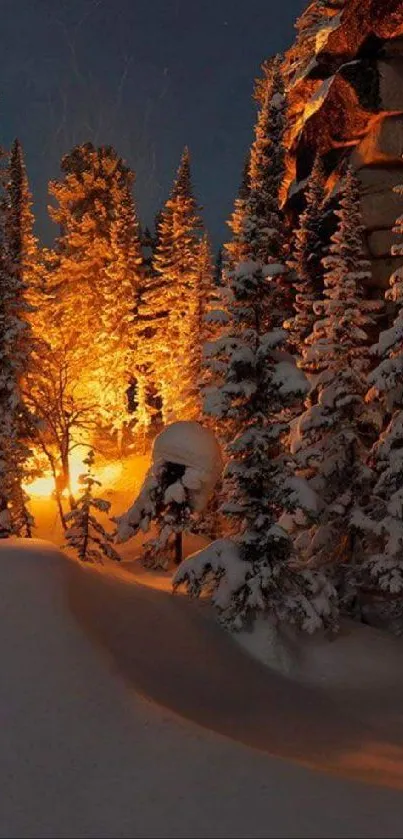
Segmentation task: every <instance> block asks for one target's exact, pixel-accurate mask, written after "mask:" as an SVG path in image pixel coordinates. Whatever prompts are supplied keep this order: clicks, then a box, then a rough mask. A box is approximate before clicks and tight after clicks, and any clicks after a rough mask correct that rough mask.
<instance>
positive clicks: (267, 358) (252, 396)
mask: <svg viewBox="0 0 403 839" xmlns="http://www.w3.org/2000/svg"><path fill="white" fill-rule="evenodd" d="M270 126H274V128H273V133H271V128H270ZM283 130H284V96H283V92H282V84H281V81H280V75H279V67H278V64H276V65H275V68H274V74H273V78H272V79H271V80H270V81H268V87H267V93H266V97H265V99H264V102H263V105H262V108H261V112H260V113H259V118H258V122H257V127H256V137H255V143H254V146H253V148H252V153H251V165H250V190H249V195H248V198H247V201H246V203H245V208H244V218H243V233H242V259H241V261H240V262H239V263H238V264H237V265H236V267H235V269H234V270H233V271H232V272H230V274H229V278H228V282H229V289H228V292H229V293H228V301H227V306H226V307H225V310H224V312H223V315H224V317H223V320H224V321H226V323H225V326H224V327H222V331H221V335H220V336H219V337H218V339H217V340H216V341H215V342H213V343H212V344H211V345H210V346H209V347H207V353H206V354H207V367H208V370H209V371H210V373H211V376H212V380H213V384H212V385H211V386H210V387H208V388H207V389H206V398H205V412H206V413H207V414H210V415H211V416H212V417H214V418H215V419H216V420H217V422H218V423H219V424H220V427H221V428H220V436H221V439H222V440H223V441H224V443H225V455H226V461H227V465H226V472H225V479H224V489H223V497H224V499H225V501H224V503H223V505H222V511H223V513H224V515H225V516H226V518H227V520H228V522H229V529H230V531H231V533H232V540H233V543H234V544H235V545H236V548H237V551H238V558H239V560H240V562H241V563H242V567H243V569H244V573H243V576H242V580H241V581H239V580H238V583H239V584H237V585H236V586H234V587H232V583H231V580H232V577H231V569H230V568H228V567H227V568H226V567H224V566H222V565H220V564H218V566H216V567H214V568H213V567H212V566H211V564H210V555H209V552H208V551H207V554H206V563H205V566H203V559H201V566H202V575H201V585H200V586H199V587H198V588H197V586H196V589H193V591H194V593H200V591H201V589H202V588H203V587H204V585H206V584H207V585H210V583H211V577H212V578H213V582H212V585H213V587H215V590H216V592H217V591H218V590H219V589H220V588H221V584H222V578H223V576H224V578H225V580H227V581H228V585H227V589H228V587H229V590H230V596H228V598H227V601H226V606H225V608H221V609H220V612H221V618H222V620H223V621H224V622H225V623H226V624H227V625H229V626H231V627H235V628H239V627H240V626H242V625H244V624H245V623H247V622H248V621H249V620H251V619H253V618H254V616H255V615H256V613H258V612H264V613H266V614H271V615H272V616H274V617H275V618H277V619H278V620H286V621H289V622H295V623H297V624H299V625H300V626H303V627H304V628H306V629H310V630H313V629H314V628H317V627H318V626H320V625H321V624H322V621H326V620H327V619H328V618H330V614H331V612H332V607H331V603H330V600H331V592H330V590H328V589H327V587H326V582H325V580H324V579H322V578H321V577H320V576H315V574H313V575H311V574H310V572H306V571H300V570H297V569H296V567H295V566H294V562H293V548H292V543H291V539H290V537H289V536H288V534H287V533H286V531H285V530H283V528H282V527H281V526H280V525H279V519H280V516H281V515H282V514H283V513H284V511H285V510H288V509H289V510H293V509H294V508H296V507H301V508H302V509H305V507H306V506H308V508H309V509H310V500H311V493H310V492H309V491H308V487H307V486H306V485H305V484H304V482H303V481H302V480H299V479H295V477H294V475H293V471H292V464H291V460H290V458H289V456H288V455H287V454H286V453H285V451H284V440H285V438H286V436H287V435H288V432H289V422H288V420H289V417H290V415H291V414H290V411H291V409H293V408H294V406H295V403H296V402H298V401H299V400H301V399H302V396H303V394H304V393H305V392H306V387H307V385H306V381H305V378H304V376H303V375H302V374H301V373H300V371H298V369H297V368H296V367H295V365H294V364H293V363H292V362H291V361H290V360H289V358H288V357H287V356H286V355H285V353H284V352H283V350H284V342H285V337H286V334H285V332H284V331H283V330H282V329H281V328H280V324H281V323H282V320H283V319H284V310H285V306H286V303H285V291H284V288H283V286H282V278H283V276H284V273H285V266H284V263H282V262H280V261H279V260H280V259H281V258H282V255H283V224H284V222H283V218H282V213H281V210H280V209H279V187H280V182H281V178H282V174H283V160H284V158H283V149H282V145H281V139H282V132H283ZM234 562H235V560H234ZM197 563H198V560H197V559H195V565H196V564H197ZM199 565H200V563H199ZM235 566H236V562H235V565H234V567H233V569H232V570H233V572H234V574H235V576H236V567H235ZM193 570H194V566H193V565H192V566H191V565H187V564H185V566H184V570H183V575H184V576H183V579H181V582H185V584H187V585H188V586H189V588H190V589H192V581H191V579H192V572H193ZM319 591H321V592H322V593H324V592H326V593H325V595H324V597H323V600H322V605H320V604H319V599H317V596H318V592H319ZM329 598H330V599H329ZM322 607H323V609H322Z"/></svg>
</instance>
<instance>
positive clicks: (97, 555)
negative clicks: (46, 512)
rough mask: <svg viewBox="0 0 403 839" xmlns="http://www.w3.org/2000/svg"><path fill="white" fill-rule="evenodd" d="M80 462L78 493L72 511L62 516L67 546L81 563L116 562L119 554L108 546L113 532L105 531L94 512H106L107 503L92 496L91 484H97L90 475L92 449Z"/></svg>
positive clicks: (107, 508) (91, 470)
mask: <svg viewBox="0 0 403 839" xmlns="http://www.w3.org/2000/svg"><path fill="white" fill-rule="evenodd" d="M84 463H85V465H86V466H87V471H86V472H85V473H84V474H83V475H80V479H79V480H80V483H81V485H82V487H83V490H82V493H81V495H80V497H79V498H78V499H77V501H76V505H75V507H74V508H73V510H71V512H70V513H68V514H67V515H66V516H65V521H66V524H67V530H66V533H65V537H66V542H67V546H68V547H69V548H71V549H72V550H74V551H76V552H77V555H78V558H79V559H80V560H81V562H100V563H102V561H103V559H104V558H106V559H113V560H115V561H116V562H119V561H120V556H119V554H118V553H117V551H115V549H114V547H113V545H112V542H113V535H112V534H111V533H108V532H107V531H106V530H105V528H104V526H103V524H101V522H100V521H99V520H98V518H97V515H96V513H97V512H98V513H107V512H108V510H109V508H110V503H109V501H104V499H103V498H99V497H97V496H95V495H94V487H96V486H101V484H100V482H99V481H97V480H96V478H94V475H93V465H94V452H93V451H89V452H88V455H87V457H86V458H85V460H84Z"/></svg>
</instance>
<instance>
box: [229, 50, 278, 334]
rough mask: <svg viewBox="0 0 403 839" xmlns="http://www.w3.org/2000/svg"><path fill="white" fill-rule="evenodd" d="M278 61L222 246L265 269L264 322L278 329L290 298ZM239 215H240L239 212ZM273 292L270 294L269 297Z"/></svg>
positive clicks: (269, 72) (269, 71) (268, 75)
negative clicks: (244, 186)
mask: <svg viewBox="0 0 403 839" xmlns="http://www.w3.org/2000/svg"><path fill="white" fill-rule="evenodd" d="M281 62H282V58H281V56H276V58H275V59H274V60H273V61H272V62H271V64H270V68H266V70H265V75H264V84H265V87H264V95H263V93H262V104H261V106H260V110H259V113H258V117H257V121H256V125H255V138H254V141H253V144H252V147H251V150H250V163H249V179H248V190H247V194H246V197H245V198H243V199H242V205H240V208H239V212H238V219H237V229H236V230H235V229H234V236H233V245H228V246H226V247H227V249H230V250H231V253H232V256H233V257H235V256H236V263H235V262H234V264H239V263H240V262H242V261H244V262H246V261H247V260H248V259H250V254H251V252H252V251H253V254H254V259H257V260H259V261H260V262H261V263H262V264H263V265H265V266H266V268H265V271H266V275H267V277H268V281H270V283H271V286H272V292H271V295H270V304H269V305H270V312H269V313H268V314H267V320H268V323H269V322H270V323H271V324H272V325H273V324H274V325H275V326H282V324H283V322H284V320H285V319H286V317H287V315H289V314H291V294H290V287H289V283H288V282H287V279H286V275H287V271H286V266H285V259H284V257H285V246H286V241H285V219H284V217H283V213H282V211H281V209H280V190H281V186H282V182H283V178H284V172H285V151H284V132H285V127H286V111H287V103H286V97H285V93H284V82H283V78H282V72H281ZM241 210H242V212H241ZM274 292H275V293H274Z"/></svg>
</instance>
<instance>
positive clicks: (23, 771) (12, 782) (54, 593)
mask: <svg viewBox="0 0 403 839" xmlns="http://www.w3.org/2000/svg"><path fill="white" fill-rule="evenodd" d="M0 583H1V597H0V657H1V682H0V712H1V727H0V790H1V792H0V836H1V837H4V839H6V837H7V839H13V837H35V838H38V839H42V837H43V839H45V838H46V837H51V836H52V837H56V838H57V837H70V839H75V837H101V839H102V837H105V838H106V837H185V836H189V837H202V836H203V837H290V839H291V837H319V836H321V837H329V839H333V837H334V838H335V839H336V837H363V838H364V837H378V836H382V837H385V839H386V837H401V835H402V824H403V746H402V743H403V731H402V717H401V715H400V710H399V709H400V707H402V702H401V695H400V700H399V695H398V694H399V690H397V695H396V696H394V697H390V696H389V698H388V700H387V701H386V699H385V696H382V690H381V689H380V690H379V691H376V690H374V693H373V695H372V696H371V697H368V695H367V693H366V694H365V697H360V696H358V695H354V696H347V695H346V694H345V693H340V694H339V695H337V693H335V692H334V690H332V691H331V692H329V693H326V691H323V690H322V691H319V689H313V688H309V687H305V686H303V685H298V684H297V683H293V682H292V681H290V680H286V679H283V678H281V677H280V676H278V675H275V674H274V673H271V672H270V671H268V670H267V669H265V668H264V667H263V666H261V665H259V664H258V663H256V662H254V661H253V660H252V659H250V658H248V657H247V655H245V654H244V653H243V652H242V650H240V649H239V648H238V647H237V646H236V645H235V644H234V643H233V642H232V641H231V639H229V638H227V637H226V636H225V635H224V633H223V632H222V631H221V630H220V629H219V628H218V627H217V626H215V624H214V623H213V622H212V621H211V619H210V616H209V613H208V610H206V609H205V608H204V607H203V606H196V605H195V604H191V603H189V602H188V601H187V600H186V599H185V598H181V597H176V598H173V597H171V596H170V595H169V594H167V593H166V592H158V591H153V590H150V589H148V588H145V587H143V586H140V585H137V584H136V583H135V582H133V581H130V580H129V579H125V578H124V577H122V578H119V577H116V576H115V575H114V573H113V571H109V570H105V569H104V570H101V571H97V570H94V569H83V568H80V567H79V566H77V565H76V564H74V563H72V562H71V561H70V560H68V559H66V558H65V557H64V556H63V554H61V553H60V552H59V551H57V550H56V548H54V547H52V546H51V545H50V544H47V543H45V542H40V541H30V542H27V541H23V540H12V541H10V540H8V541H7V542H3V543H1V545H0ZM312 767H315V768H312ZM342 776H344V777H342ZM358 778H360V779H366V780H367V781H368V780H370V781H371V782H372V783H371V784H368V783H362V782H360V781H358V780H357V779H358Z"/></svg>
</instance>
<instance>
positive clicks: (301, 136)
mask: <svg viewBox="0 0 403 839" xmlns="http://www.w3.org/2000/svg"><path fill="white" fill-rule="evenodd" d="M336 5H337V4H336V3H335V4H334V6H336ZM339 5H340V8H333V9H332V10H331V12H330V14H329V16H328V18H327V19H326V21H325V23H323V22H322V25H321V26H319V28H318V29H317V31H315V33H314V35H312V34H311V37H310V41H309V49H308V50H305V53H303V55H302V57H301V60H300V61H299V62H297V65H298V66H297V68H295V55H296V53H297V54H298V44H297V47H296V46H295V45H294V47H293V48H292V49H291V50H290V51H289V53H288V54H287V57H286V65H285V66H286V73H287V75H288V96H289V103H290V115H291V119H290V130H289V136H288V139H287V146H288V158H287V179H286V183H285V187H284V195H285V200H286V204H287V206H288V207H289V209H290V212H297V211H298V210H299V209H300V207H301V203H302V195H303V186H304V182H305V181H306V179H307V178H309V175H310V171H311V169H312V165H313V162H314V159H315V155H316V153H317V152H319V153H320V155H321V157H322V159H323V161H324V164H325V167H326V174H327V177H328V189H329V193H330V194H331V193H332V191H337V183H338V181H339V179H340V172H341V171H342V169H343V166H344V165H345V162H346V159H349V160H350V161H351V163H352V164H353V166H354V167H355V169H356V170H357V172H358V174H359V177H360V179H361V183H362V211H363V218H364V224H365V228H366V241H367V246H368V252H369V255H370V257H371V261H372V282H373V285H374V286H375V287H376V288H377V289H381V288H384V287H385V286H386V285H387V283H388V279H389V277H390V274H391V273H392V270H393V268H394V266H397V265H398V264H399V261H398V260H397V259H396V258H392V257H391V256H390V248H391V244H392V241H393V239H394V237H393V235H392V233H391V227H392V225H393V223H394V221H395V220H396V217H397V215H399V214H401V213H402V204H401V198H399V197H398V196H397V195H396V194H395V193H394V192H393V186H395V185H396V184H399V183H403V158H402V155H403V0H345V2H344V3H343V2H342V0H339Z"/></svg>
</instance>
